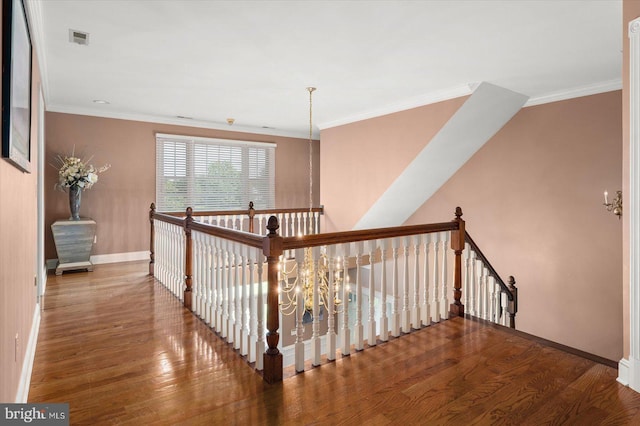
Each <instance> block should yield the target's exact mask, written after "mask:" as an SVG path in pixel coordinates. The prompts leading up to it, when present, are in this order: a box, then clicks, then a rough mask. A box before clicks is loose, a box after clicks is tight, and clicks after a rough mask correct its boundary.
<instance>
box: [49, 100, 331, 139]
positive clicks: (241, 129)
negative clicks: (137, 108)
mask: <svg viewBox="0 0 640 426" xmlns="http://www.w3.org/2000/svg"><path fill="white" fill-rule="evenodd" d="M47 111H48V112H61V113H65V114H77V115H88V116H91V117H101V118H114V119H118V120H129V121H143V122H146V123H158V124H171V125H175V126H184V127H196V128H200V129H214V130H224V131H227V132H235V133H251V134H256V135H268V136H282V137H287V138H296V139H309V133H305V132H296V131H293V130H279V129H271V128H263V127H253V126H239V125H237V124H234V125H233V126H230V125H229V124H227V123H215V122H212V121H203V120H191V119H188V118H177V117H162V116H155V115H151V114H138V113H128V112H116V111H97V110H95V109H93V108H82V107H77V106H70V105H47ZM313 136H314V139H319V138H320V135H319V134H318V135H315V134H314V135H313Z"/></svg>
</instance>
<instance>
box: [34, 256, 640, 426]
mask: <svg viewBox="0 0 640 426" xmlns="http://www.w3.org/2000/svg"><path fill="white" fill-rule="evenodd" d="M616 376H617V371H616V370H615V369H613V368H610V367H607V366H604V365H601V364H597V363H595V362H593V361H589V360H586V359H583V358H580V357H578V356H576V355H572V354H568V353H566V352H562V351H560V350H558V349H554V348H551V347H548V346H545V345H543V344H540V343H538V342H533V341H531V340H528V339H525V338H523V337H520V336H517V335H514V334H512V333H509V332H506V331H504V330H500V329H497V328H496V327H493V326H490V325H485V324H481V323H478V322H474V321H470V320H465V319H461V318H457V319H454V320H450V321H445V322H443V323H441V324H437V325H434V326H431V327H428V328H425V329H423V330H420V331H417V332H414V333H411V334H409V335H405V336H402V337H400V338H397V339H393V340H391V341H389V342H387V343H384V344H380V345H378V346H377V347H375V348H370V349H367V350H365V351H362V352H357V353H354V354H352V355H351V356H348V357H343V358H341V359H339V360H337V361H335V362H332V363H328V364H325V365H322V366H320V367H318V368H314V369H311V370H309V371H307V372H305V373H304V374H298V375H293V376H292V377H289V378H287V379H285V380H284V381H283V382H282V383H280V384H276V385H267V384H265V383H263V381H262V378H261V377H260V376H259V375H258V374H256V373H255V372H254V371H253V370H252V368H251V367H250V366H249V365H248V364H247V363H246V361H244V360H243V359H242V358H241V357H240V356H239V355H238V354H237V353H236V352H235V351H234V350H233V349H232V348H230V347H229V346H228V345H227V344H226V343H224V342H223V341H222V340H221V339H220V338H219V337H217V336H216V335H215V333H213V332H212V331H211V330H210V329H209V328H208V327H207V326H206V325H205V324H204V323H202V322H201V321H200V320H198V319H197V318H195V317H194V316H193V315H192V314H191V313H190V312H189V311H187V310H186V309H184V308H183V307H182V305H181V304H180V302H179V301H178V300H177V299H175V298H174V297H173V296H171V295H170V294H169V292H168V291H166V290H165V289H164V288H163V287H162V286H161V285H160V284H157V283H155V282H154V280H153V278H151V277H149V276H147V263H146V262H131V263H123V264H112V265H98V266H96V267H95V271H94V272H90V273H88V272H78V273H65V274H64V275H63V276H61V277H55V276H53V275H51V276H49V277H48V283H47V295H46V298H45V301H44V310H43V312H42V320H41V324H40V334H39V339H38V346H37V350H36V356H35V362H34V366H33V374H32V378H31V388H30V392H29V401H30V402H67V403H69V404H70V420H71V424H73V425H76V424H77V425H100V424H131V425H178V424H184V425H288V424H296V425H299V424H311V425H325V424H326V425H338V424H366V425H387V424H398V425H414V424H415V425H449V424H465V425H466V424H478V425H496V424H498V425H543V424H544V425H546V424H554V425H555V424H570V425H640V394H638V393H635V392H633V391H632V390H630V389H629V388H626V387H624V386H622V385H620V384H618V383H617V382H616V381H615V379H616Z"/></svg>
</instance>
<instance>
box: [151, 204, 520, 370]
mask: <svg viewBox="0 0 640 426" xmlns="http://www.w3.org/2000/svg"><path fill="white" fill-rule="evenodd" d="M460 215H461V212H460ZM226 216H228V218H218V219H217V220H216V221H214V223H219V224H225V225H226V224H228V223H236V224H237V223H240V222H242V220H240V219H239V218H233V217H232V215H226ZM195 217H196V216H195V215H193V214H191V213H190V212H188V214H187V215H186V217H185V218H184V219H183V218H179V217H177V216H175V215H166V214H159V213H156V212H155V211H154V210H153V209H152V212H151V213H150V220H151V224H152V236H151V247H152V249H151V251H152V261H151V264H150V272H151V273H153V274H154V275H155V277H156V278H157V279H158V281H159V282H161V283H162V284H163V285H164V286H165V287H167V288H168V289H169V291H171V292H172V293H173V294H174V295H175V296H176V297H178V298H180V300H183V302H184V304H185V306H187V307H189V308H190V309H191V310H192V311H193V312H194V314H196V315H198V316H199V317H200V318H201V319H202V320H203V321H204V322H206V323H207V324H208V325H209V326H210V327H211V328H212V329H213V330H214V331H215V332H216V333H218V334H219V335H220V337H222V338H223V339H225V340H226V341H227V342H229V344H232V345H233V347H234V348H235V349H237V350H238V351H239V353H240V354H241V355H242V356H244V357H246V359H247V361H248V362H250V363H255V364H254V365H255V368H256V369H257V370H263V369H264V368H265V360H271V358H269V357H268V356H267V355H264V356H262V354H263V353H265V350H267V353H268V352H271V353H272V354H273V353H275V352H277V353H281V354H282V355H283V359H284V361H283V362H282V365H283V366H284V367H287V366H290V365H292V366H295V370H296V371H303V370H304V365H305V361H311V364H312V365H314V366H316V365H320V364H321V363H322V362H323V358H326V359H327V360H329V361H331V360H334V359H336V357H338V356H340V355H348V354H350V353H351V352H352V351H354V350H356V351H358V350H363V349H365V348H367V347H370V346H375V345H376V344H377V343H379V342H385V341H387V340H389V339H390V338H393V337H398V336H401V335H402V334H405V333H410V332H412V331H414V330H416V329H420V328H422V327H427V326H430V325H432V324H434V323H437V322H440V321H444V320H446V319H448V318H449V317H450V315H451V314H452V312H456V310H457V313H456V314H457V315H458V314H461V313H464V312H465V310H464V309H465V308H464V307H465V306H466V307H467V308H466V313H467V314H468V315H470V316H474V317H477V318H480V319H483V320H488V321H492V322H495V323H498V324H502V325H507V324H508V323H509V322H510V321H511V326H514V323H513V321H514V317H515V309H516V308H517V307H516V304H515V298H514V293H515V287H513V290H514V292H513V293H511V292H510V290H509V288H507V287H506V286H505V285H504V283H501V280H499V277H497V274H495V271H494V270H493V268H492V267H491V266H490V265H489V264H488V262H486V258H485V257H484V255H483V254H482V253H481V252H479V249H478V248H477V246H476V245H475V243H473V240H471V238H470V237H469V236H468V234H466V232H465V231H464V221H462V220H461V218H460V216H457V218H456V220H454V221H452V222H446V223H440V224H431V225H421V226H415V227H399V228H387V229H384V230H368V231H354V232H348V233H336V234H316V235H312V234H310V235H307V236H302V237H293V236H291V237H286V238H283V237H280V236H278V235H276V234H275V230H274V229H275V228H274V227H273V225H271V228H270V229H272V231H271V233H270V235H269V236H267V237H260V236H258V235H256V234H251V233H248V232H244V231H240V230H230V229H227V227H226V226H225V227H220V226H216V225H210V224H209V223H208V220H203V221H197V220H195ZM282 217H284V218H287V217H289V218H291V217H296V220H297V215H287V214H286V213H282ZM308 217H310V218H313V216H308ZM253 219H254V217H252V220H253ZM313 220H315V219H313ZM256 221H257V222H258V223H261V222H260V220H259V219H256ZM274 223H275V221H274ZM285 223H286V224H287V226H286V227H285V230H286V229H287V228H288V229H293V227H292V226H291V223H292V222H291V221H286V220H285ZM296 223H301V225H300V227H301V228H302V229H303V230H305V229H307V230H309V229H314V230H315V229H319V226H318V224H317V223H316V224H315V225H314V226H312V227H309V226H308V222H307V223H304V221H302V220H300V221H299V222H296ZM296 226H298V225H296ZM257 229H258V230H260V229H261V228H257ZM296 230H297V229H296ZM285 232H288V231H285ZM460 232H462V233H463V234H462V235H465V237H462V238H464V240H466V244H465V245H464V250H462V247H463V246H462V243H463V242H464V240H461V239H460V238H461V237H460V235H461V234H460ZM277 238H279V240H278V241H279V242H278V243H277V244H276V246H275V247H279V248H280V252H278V253H277V257H276V258H275V259H274V258H273V256H271V255H273V254H274V253H275V252H276V250H275V249H274V248H273V247H274V246H270V244H271V243H273V241H274V240H275V239H277ZM332 241H337V243H335V244H332V243H331V242H332ZM457 241H460V243H457ZM456 244H459V247H460V249H458V250H456V249H455V246H456ZM269 247H271V248H269ZM307 247H312V250H310V253H311V256H312V261H313V262H314V264H315V265H316V266H317V267H320V263H322V264H323V265H326V268H327V272H328V273H327V275H326V276H327V280H328V284H329V285H328V289H329V295H328V298H327V300H328V306H326V307H323V308H322V310H321V307H320V306H319V304H318V303H317V301H318V300H319V297H317V292H318V291H319V283H318V280H317V279H316V280H315V283H314V294H316V296H314V306H313V309H312V312H311V316H310V317H311V321H310V322H309V323H305V320H304V319H303V314H304V311H305V310H304V308H302V306H303V305H302V296H301V295H300V294H298V295H297V296H295V297H297V298H298V299H297V300H296V303H297V304H298V309H297V310H296V311H295V312H294V313H293V314H292V315H282V314H281V312H279V309H278V294H277V288H285V284H286V283H284V282H283V279H284V278H283V275H282V274H278V273H277V270H276V269H274V267H275V266H276V263H278V261H282V257H284V258H286V260H287V262H286V264H287V265H289V266H288V267H292V266H293V265H296V264H297V268H298V270H302V268H303V267H304V266H303V261H304V256H305V253H308V252H309V251H307V250H305V248H307ZM450 247H453V248H454V250H450V249H449V248H450ZM281 256H282V257H281ZM458 264H460V272H456V266H457V265H458ZM338 268H339V270H337V269H338ZM269 271H272V275H271V277H277V278H273V279H274V280H275V291H276V294H275V313H274V312H273V311H274V308H273V306H274V304H273V300H274V299H273V297H274V296H273V294H272V293H270V291H272V287H271V286H270V284H269V279H270V275H269V273H268V272H269ZM496 277H497V278H496ZM456 279H457V280H458V282H457V283H456ZM289 280H290V282H293V280H295V275H290V276H289ZM336 280H338V281H339V282H340V286H339V291H340V294H339V295H338V298H339V299H340V300H341V303H339V304H338V305H337V306H336V305H335V304H334V303H333V301H334V294H333V291H334V288H335V284H336ZM456 290H458V294H456ZM460 292H461V294H462V298H461V297H460ZM515 295H516V296H517V293H515ZM456 296H457V297H456ZM270 297H271V299H269V298H270ZM280 297H281V299H282V296H280ZM268 301H271V303H268ZM511 312H513V314H512V315H511V316H509V315H508V314H509V313H511ZM268 313H269V314H268ZM329 313H333V314H329ZM268 315H272V316H268ZM274 315H275V320H274V317H273V316H274ZM274 323H275V328H274ZM269 324H270V325H269ZM268 336H271V341H270V342H269V340H268V338H267V337H268ZM274 336H275V337H276V339H274ZM274 341H275V342H274ZM269 368H271V367H269ZM264 374H265V380H267V381H269V380H268V379H267V376H268V375H270V374H272V373H270V372H267V371H265V373H264ZM277 375H278V374H277V373H276V376H277ZM280 379H281V373H280Z"/></svg>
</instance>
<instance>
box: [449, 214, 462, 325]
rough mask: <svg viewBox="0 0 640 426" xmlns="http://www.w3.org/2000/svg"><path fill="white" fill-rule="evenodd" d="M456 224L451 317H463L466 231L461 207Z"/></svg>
mask: <svg viewBox="0 0 640 426" xmlns="http://www.w3.org/2000/svg"><path fill="white" fill-rule="evenodd" d="M454 222H458V229H457V230H455V231H452V232H451V249H452V250H453V251H454V253H455V265H454V269H453V303H452V304H451V305H450V306H449V316H451V317H454V316H457V317H463V316H464V305H463V304H462V302H461V301H460V299H461V297H462V251H463V250H464V237H465V229H464V220H463V219H462V209H461V208H460V207H456V218H455V219H454Z"/></svg>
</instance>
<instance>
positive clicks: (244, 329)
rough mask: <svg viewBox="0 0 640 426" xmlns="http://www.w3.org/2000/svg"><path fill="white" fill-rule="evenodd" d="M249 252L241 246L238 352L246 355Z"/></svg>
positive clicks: (247, 346)
mask: <svg viewBox="0 0 640 426" xmlns="http://www.w3.org/2000/svg"><path fill="white" fill-rule="evenodd" d="M248 254H249V247H248V246H246V245H243V246H242V256H241V259H242V260H241V265H242V266H241V268H242V280H241V281H240V283H241V285H242V306H241V310H242V315H241V318H240V341H241V344H240V354H241V355H243V356H246V355H247V354H248V353H249V312H248V310H249V307H248V306H247V305H248V300H247V257H248Z"/></svg>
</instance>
